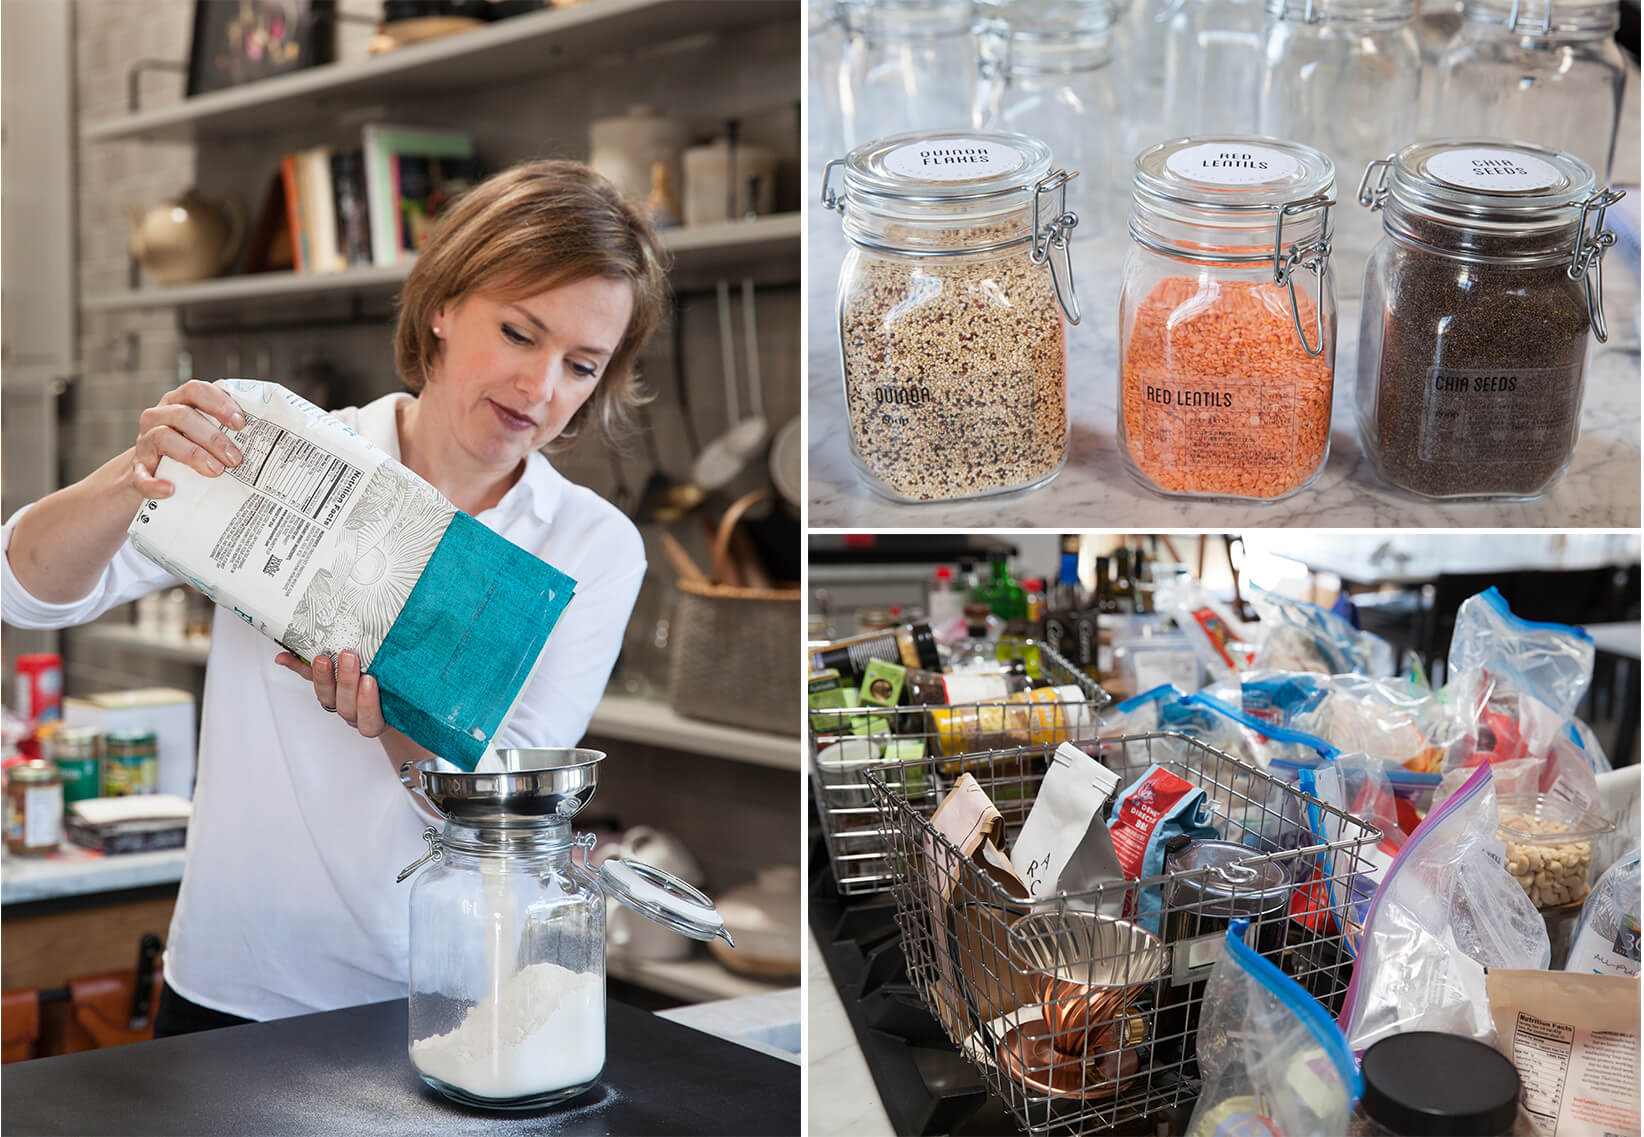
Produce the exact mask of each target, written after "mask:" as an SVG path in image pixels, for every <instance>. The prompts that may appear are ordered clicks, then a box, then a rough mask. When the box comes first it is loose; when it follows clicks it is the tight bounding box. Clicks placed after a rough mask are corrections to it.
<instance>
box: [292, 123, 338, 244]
mask: <svg viewBox="0 0 1644 1137" xmlns="http://www.w3.org/2000/svg"><path fill="white" fill-rule="evenodd" d="M297 193H298V195H299V197H300V198H301V200H302V208H301V213H302V221H303V226H304V233H303V235H304V237H305V239H306V241H305V244H306V248H305V252H306V253H307V258H306V262H305V267H304V271H306V272H314V273H327V272H342V271H343V270H344V269H346V268H347V267H348V260H347V258H345V257H344V256H343V255H342V253H341V252H340V250H339V248H338V245H337V203H336V198H335V196H334V194H335V191H334V189H333V188H332V183H331V147H329V146H313V147H310V148H309V149H307V150H300V151H298V152H297Z"/></svg>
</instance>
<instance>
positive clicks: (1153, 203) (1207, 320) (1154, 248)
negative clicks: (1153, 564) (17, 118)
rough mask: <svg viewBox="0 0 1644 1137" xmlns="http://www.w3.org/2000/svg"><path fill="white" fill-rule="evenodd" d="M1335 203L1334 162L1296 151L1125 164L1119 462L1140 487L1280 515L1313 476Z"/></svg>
mask: <svg viewBox="0 0 1644 1137" xmlns="http://www.w3.org/2000/svg"><path fill="white" fill-rule="evenodd" d="M1334 193H1335V167H1334V166H1333V165H1332V164H1331V162H1330V159H1329V158H1327V157H1325V156H1324V155H1323V154H1322V153H1320V152H1319V151H1317V150H1315V149H1313V148H1312V147H1310V146H1302V145H1300V144H1298V143H1294V142H1281V141H1279V140H1277V139H1271V138H1261V139H1251V138H1244V137H1239V136H1234V135H1221V136H1213V137H1192V138H1179V139H1176V140H1174V141H1171V142H1165V143H1161V144H1159V145H1157V146H1154V147H1152V148H1151V149H1148V150H1145V151H1143V152H1142V153H1141V154H1140V155H1139V156H1138V157H1137V159H1136V173H1135V177H1134V180H1133V189H1132V198H1133V201H1132V205H1131V211H1130V236H1131V242H1132V243H1131V248H1130V252H1129V253H1128V255H1127V256H1126V258H1125V267H1124V280H1123V283H1122V287H1121V291H1120V296H1119V360H1120V374H1119V448H1120V452H1121V454H1122V456H1123V458H1124V463H1125V467H1126V468H1127V469H1128V470H1129V471H1130V472H1131V474H1132V475H1133V476H1135V478H1136V479H1137V480H1138V481H1139V482H1141V484H1142V485H1143V486H1145V487H1147V488H1148V489H1150V490H1153V491H1154V492H1156V493H1160V494H1164V495H1166V496H1173V497H1190V498H1222V499H1240V500H1252V501H1276V500H1278V499H1280V498H1283V497H1288V496H1289V495H1290V494H1293V493H1295V492H1296V491H1297V490H1299V489H1301V488H1302V487H1303V486H1306V485H1307V484H1308V483H1310V482H1311V481H1312V480H1313V479H1314V478H1315V477H1317V476H1318V472H1319V471H1320V470H1321V469H1322V468H1323V467H1324V459H1325V455H1326V454H1327V453H1328V451H1329V446H1330V398H1331V392H1332V389H1333V386H1334V377H1335V357H1336V301H1335V294H1334V288H1333V283H1332V279H1331V270H1330V236H1331V225H1330V222H1331V212H1332V206H1334V204H1335V197H1334ZM1298 277H1299V278H1300V279H1299V280H1298Z"/></svg>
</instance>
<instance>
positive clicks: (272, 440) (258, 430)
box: [229, 414, 364, 529]
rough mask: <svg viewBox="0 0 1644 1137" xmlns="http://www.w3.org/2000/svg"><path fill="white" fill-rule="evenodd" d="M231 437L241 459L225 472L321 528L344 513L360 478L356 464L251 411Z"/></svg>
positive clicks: (326, 527)
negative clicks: (243, 425)
mask: <svg viewBox="0 0 1644 1137" xmlns="http://www.w3.org/2000/svg"><path fill="white" fill-rule="evenodd" d="M232 437H233V439H234V442H235V444H236V445H237V446H239V448H240V452H241V453H242V454H244V455H245V460H244V461H243V462H241V463H240V464H239V465H238V466H235V467H234V468H233V469H231V470H229V473H230V474H232V475H233V476H234V477H235V478H236V479H237V480H239V481H241V482H244V483H246V484H247V485H249V486H253V487H255V488H256V489H257V490H259V491H261V492H262V493H265V494H267V495H268V496H269V497H270V498H272V499H274V501H276V502H278V503H280V504H281V505H284V506H286V507H287V508H289V509H292V510H295V511H296V512H297V513H299V514H301V515H302V516H303V517H304V518H305V519H307V520H309V521H312V522H315V523H317V524H318V525H319V526H320V527H321V528H323V529H330V528H331V526H332V525H333V524H334V523H335V522H336V520H337V518H338V517H340V516H342V513H343V508H344V506H346V505H347V503H348V501H349V500H350V499H351V498H352V496H353V495H354V493H355V491H356V490H358V489H359V486H360V482H361V481H362V479H363V478H364V472H363V471H361V470H360V469H359V467H357V466H354V465H351V464H350V463H348V462H345V461H343V460H342V459H341V458H339V457H337V456H336V455H335V454H333V453H331V452H330V451H329V450H326V449H324V448H323V447H320V446H316V445H315V444H314V443H312V442H310V441H309V440H307V439H305V438H302V437H300V436H299V435H295V434H293V433H291V432H290V431H289V430H286V429H284V428H283V427H280V426H277V425H276V424H274V423H272V422H270V421H269V420H267V419H264V418H258V417H256V416H255V415H249V414H248V415H246V425H245V427H244V428H243V429H241V430H239V431H238V432H236V433H235V434H234V435H233V436H232Z"/></svg>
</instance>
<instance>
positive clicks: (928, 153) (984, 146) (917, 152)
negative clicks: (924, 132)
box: [885, 138, 1022, 182]
mask: <svg viewBox="0 0 1644 1137" xmlns="http://www.w3.org/2000/svg"><path fill="white" fill-rule="evenodd" d="M1021 166H1022V155H1021V154H1020V153H1018V152H1017V151H1016V150H1015V149H1013V148H1011V147H1009V146H1006V145H1003V144H1002V143H998V142H983V141H982V140H981V139H978V138H943V139H935V140H932V141H929V142H914V143H910V144H909V145H907V146H899V147H897V148H896V149H895V150H892V151H891V152H890V153H889V154H887V155H885V169H887V170H889V171H890V172H891V173H893V174H896V175H898V176H899V177H904V178H911V179H913V180H915V181H924V182H968V181H974V180H976V179H977V178H993V177H998V176H999V175H1000V174H1008V173H1010V172H1011V171H1012V170H1017V169H1020V168H1021Z"/></svg>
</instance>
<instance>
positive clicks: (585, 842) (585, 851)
mask: <svg viewBox="0 0 1644 1137" xmlns="http://www.w3.org/2000/svg"><path fill="white" fill-rule="evenodd" d="M571 844H573V845H575V846H576V847H577V848H579V849H581V850H582V867H583V868H585V869H587V870H588V871H590V872H592V871H593V865H591V864H589V863H588V856H589V854H591V853H592V852H593V851H594V846H595V845H597V844H599V838H597V837H595V836H594V835H593V834H592V833H578V834H576V835H575V836H574V837H572V838H571Z"/></svg>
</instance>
